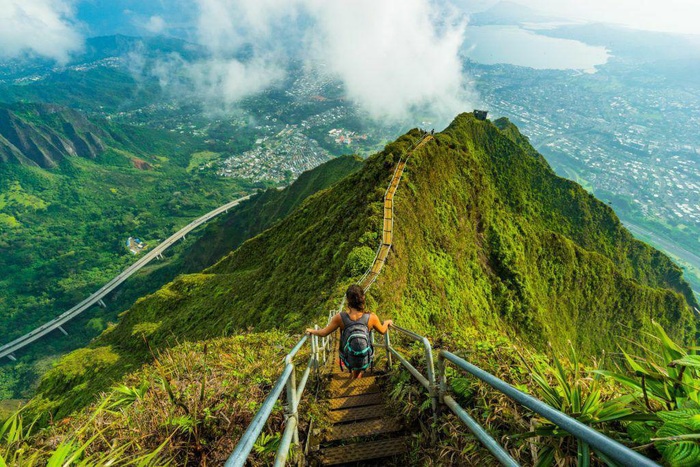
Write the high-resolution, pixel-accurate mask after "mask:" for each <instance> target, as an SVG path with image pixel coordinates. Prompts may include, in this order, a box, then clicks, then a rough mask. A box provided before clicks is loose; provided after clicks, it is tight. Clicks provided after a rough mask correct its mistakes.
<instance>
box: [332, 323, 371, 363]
mask: <svg viewBox="0 0 700 467" xmlns="http://www.w3.org/2000/svg"><path fill="white" fill-rule="evenodd" d="M340 317H341V318H342V319H343V326H345V328H344V329H343V332H342V333H341V334H340V369H341V370H342V369H343V365H345V367H346V368H347V369H348V370H351V371H352V370H354V371H362V370H366V369H367V368H369V367H370V366H371V365H372V357H373V356H374V348H373V347H372V338H371V336H370V335H369V326H368V323H369V317H370V313H365V314H363V315H362V318H360V319H358V320H357V321H353V320H351V319H350V316H348V314H347V313H345V312H341V313H340Z"/></svg>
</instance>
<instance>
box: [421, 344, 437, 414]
mask: <svg viewBox="0 0 700 467" xmlns="http://www.w3.org/2000/svg"><path fill="white" fill-rule="evenodd" d="M423 347H424V348H425V366H426V367H427V370H428V382H429V383H430V387H429V388H428V393H429V394H430V399H431V404H432V406H433V421H434V422H435V426H436V427H437V423H438V414H437V410H438V393H437V387H436V385H435V365H434V363H433V348H432V346H431V345H430V342H429V341H428V339H427V338H425V337H424V338H423Z"/></svg>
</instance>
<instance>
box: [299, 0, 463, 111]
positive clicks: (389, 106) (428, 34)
mask: <svg viewBox="0 0 700 467" xmlns="http://www.w3.org/2000/svg"><path fill="white" fill-rule="evenodd" d="M309 3H310V4H311V5H310V7H311V11H312V13H313V17H314V18H315V20H316V27H315V28H314V29H312V30H311V31H310V34H309V37H310V38H311V39H310V40H311V41H312V44H313V46H314V47H313V50H314V51H315V57H314V58H316V59H318V60H320V61H323V62H324V63H326V64H327V65H328V67H329V68H330V71H332V72H333V73H335V74H336V75H337V76H338V77H339V78H340V79H341V80H342V81H343V82H344V83H345V87H346V89H347V92H348V95H349V97H350V98H351V99H353V100H354V101H355V102H357V103H358V104H360V105H361V106H362V107H363V108H365V109H366V110H367V111H368V112H369V113H370V115H371V116H372V117H374V118H376V119H391V120H396V119H400V118H402V117H404V116H406V115H407V114H408V113H409V112H410V111H411V110H413V109H416V108H418V107H427V108H429V110H430V111H431V113H437V114H442V116H443V117H446V118H450V117H452V116H454V115H455V114H456V113H458V112H459V111H464V110H465V109H466V108H467V104H466V101H467V100H469V99H468V94H469V93H468V92H467V91H466V84H465V80H464V76H463V73H462V60H461V58H460V55H459V51H460V48H461V45H462V42H463V41H464V30H465V26H466V25H465V23H463V22H456V23H454V24H451V23H450V22H447V23H444V22H443V23H442V24H440V23H439V21H441V20H440V19H438V18H451V16H450V15H449V14H447V13H448V12H446V11H443V10H442V9H441V8H440V7H439V6H438V5H436V4H434V3H431V2H429V1H428V0H385V1H382V2H376V1H373V0H357V1H353V2H326V1H322V0H311V1H310V2H309Z"/></svg>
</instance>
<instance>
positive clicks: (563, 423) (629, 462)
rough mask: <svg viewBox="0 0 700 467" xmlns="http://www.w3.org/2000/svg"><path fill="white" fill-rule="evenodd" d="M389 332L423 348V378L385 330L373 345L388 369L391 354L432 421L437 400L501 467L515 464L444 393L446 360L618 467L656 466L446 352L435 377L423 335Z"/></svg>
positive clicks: (476, 423)
mask: <svg viewBox="0 0 700 467" xmlns="http://www.w3.org/2000/svg"><path fill="white" fill-rule="evenodd" d="M390 330H391V331H398V332H400V333H401V334H403V335H405V336H407V337H409V338H410V339H411V340H413V341H416V342H420V343H421V344H422V345H423V348H424V349H425V363H426V369H427V375H423V374H421V373H420V371H418V370H417V369H416V368H415V367H414V366H413V365H412V364H411V363H410V362H408V360H407V359H406V358H405V357H404V356H403V355H401V354H400V353H399V352H398V350H396V349H395V348H394V347H393V346H392V345H391V341H390V337H389V330H387V333H386V334H385V336H384V338H385V343H384V344H379V343H377V344H375V345H376V346H378V347H385V348H386V350H387V356H388V364H389V366H391V356H392V355H393V356H395V357H396V359H397V360H398V361H399V362H400V363H401V364H402V365H403V366H404V367H406V369H407V370H408V371H409V372H410V373H411V374H412V375H413V377H414V378H416V380H418V382H419V383H420V384H421V385H422V386H423V387H425V388H426V389H427V390H428V394H429V397H430V398H431V399H432V406H433V416H434V420H435V421H436V422H437V404H438V400H439V402H441V403H443V404H445V405H446V406H447V407H448V408H449V409H450V410H451V411H452V412H454V414H455V415H457V417H459V419H460V420H461V421H462V422H463V423H464V424H465V425H466V426H467V428H468V429H469V430H470V431H471V432H472V433H473V434H474V435H475V436H476V438H477V439H478V440H479V441H480V442H481V443H482V444H483V445H484V446H485V447H486V448H487V449H488V450H489V451H490V452H491V453H492V454H493V455H494V457H495V458H496V459H497V460H498V461H499V462H500V463H501V464H502V465H505V466H508V467H517V466H518V465H519V464H518V463H517V461H516V460H515V459H513V458H512V457H511V456H510V454H508V452H507V451H506V450H505V449H504V448H503V446H501V445H500V444H499V443H498V441H496V440H495V439H494V438H493V437H492V436H491V435H489V434H488V433H487V432H486V430H484V428H483V427H482V426H481V425H479V423H478V422H477V421H476V420H474V419H473V418H472V417H471V416H470V415H469V414H468V413H467V411H466V410H464V408H462V407H461V406H460V405H459V404H458V403H457V402H456V401H455V400H454V399H453V398H452V396H450V395H449V394H448V392H447V377H446V373H445V369H446V364H445V362H446V361H449V362H450V363H452V364H454V365H456V366H457V367H459V368H461V369H463V370H464V371H466V372H468V373H470V374H472V375H474V376H476V377H477V378H479V379H480V380H482V381H483V382H485V383H486V384H488V385H489V386H491V387H492V388H494V389H496V390H497V391H500V392H501V393H503V394H505V395H506V396H508V397H509V398H511V399H513V400H514V401H515V402H517V403H519V404H520V405H522V406H524V407H527V408H528V409H530V410H532V411H533V412H535V413H537V414H539V415H541V416H542V417H544V418H545V419H547V420H549V421H550V422H552V423H554V424H555V425H557V426H559V427H560V428H561V429H563V430H565V431H567V432H568V433H570V434H571V435H572V436H574V437H575V438H577V439H579V440H581V441H583V442H585V443H586V444H588V445H590V446H592V447H593V448H595V449H596V450H598V451H600V452H601V453H603V454H605V455H606V456H608V457H609V458H610V459H612V460H614V461H615V462H618V463H620V465H623V466H630V467H632V466H634V467H637V466H639V467H654V466H655V467H658V464H656V463H655V462H653V461H652V460H651V459H648V458H646V457H644V456H643V455H641V454H639V453H638V452H636V451H634V450H632V449H630V448H628V447H627V446H625V445H623V444H621V443H618V442H617V441H615V440H613V439H611V438H608V437H607V436H605V435H604V434H602V433H600V432H598V431H596V430H594V429H593V428H591V427H589V426H587V425H585V424H583V423H581V422H579V421H578V420H576V419H574V418H572V417H570V416H568V415H566V414H565V413H563V412H561V411H559V410H557V409H555V408H553V407H551V406H549V405H547V404H545V403H544V402H542V401H540V400H538V399H536V398H534V397H532V396H530V395H528V394H525V393H524V392H522V391H519V390H517V389H515V388H514V387H513V386H511V385H510V384H508V383H506V382H504V381H502V380H500V379H498V378H497V377H495V376H493V375H492V374H490V373H488V372H486V371H484V370H482V369H481V368H479V367H477V366H475V365H472V364H471V363H468V362H467V361H465V360H464V359H462V358H459V357H457V356H456V355H454V354H453V353H450V352H448V351H447V350H440V352H439V353H438V361H437V365H438V375H437V377H436V374H435V370H434V367H433V355H432V347H431V345H430V342H429V341H428V339H427V338H426V337H425V336H421V335H420V334H417V333H415V332H413V331H409V330H408V329H404V328H402V327H399V326H396V325H394V324H392V325H391V326H390ZM436 383H437V384H436Z"/></svg>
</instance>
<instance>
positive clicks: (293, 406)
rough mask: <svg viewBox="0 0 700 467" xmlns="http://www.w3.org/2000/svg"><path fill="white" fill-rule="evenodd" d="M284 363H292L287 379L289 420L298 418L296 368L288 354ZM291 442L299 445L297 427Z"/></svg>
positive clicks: (287, 414)
mask: <svg viewBox="0 0 700 467" xmlns="http://www.w3.org/2000/svg"><path fill="white" fill-rule="evenodd" d="M285 363H286V364H287V365H292V373H291V374H290V375H289V379H288V380H287V413H286V416H287V419H288V420H289V419H290V418H294V419H295V420H298V416H299V414H298V410H297V409H298V407H297V405H298V401H297V378H296V368H294V364H293V363H292V358H291V357H290V356H289V355H288V356H287V358H285ZM292 442H293V443H294V444H296V445H299V428H298V427H295V428H294V434H293V436H292Z"/></svg>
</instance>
